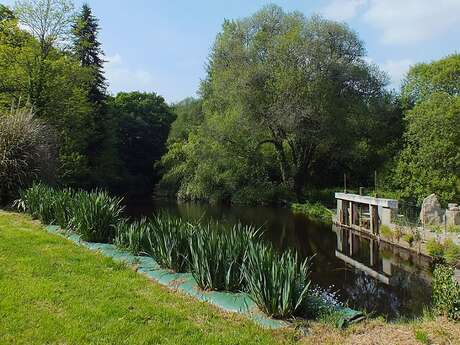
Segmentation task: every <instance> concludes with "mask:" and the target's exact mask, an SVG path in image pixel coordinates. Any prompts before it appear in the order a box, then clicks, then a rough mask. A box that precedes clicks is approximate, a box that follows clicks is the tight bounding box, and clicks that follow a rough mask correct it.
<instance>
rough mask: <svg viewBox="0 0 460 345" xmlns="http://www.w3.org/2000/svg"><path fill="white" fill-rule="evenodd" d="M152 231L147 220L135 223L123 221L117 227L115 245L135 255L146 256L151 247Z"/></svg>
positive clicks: (143, 219) (127, 220)
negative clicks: (150, 237)
mask: <svg viewBox="0 0 460 345" xmlns="http://www.w3.org/2000/svg"><path fill="white" fill-rule="evenodd" d="M150 231H151V226H150V223H149V221H148V220H147V219H146V218H141V219H140V220H135V221H133V222H131V221H130V220H129V219H122V220H120V221H119V222H118V224H117V225H116V227H115V239H114V244H115V245H116V246H117V247H119V248H122V249H126V250H128V251H129V252H130V253H132V254H134V255H139V254H145V253H146V250H148V248H149V246H150V241H149V236H150V235H149V232H150Z"/></svg>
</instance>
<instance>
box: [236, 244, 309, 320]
mask: <svg viewBox="0 0 460 345" xmlns="http://www.w3.org/2000/svg"><path fill="white" fill-rule="evenodd" d="M243 273H244V277H245V279H246V283H247V286H246V291H247V292H248V294H249V296H250V297H251V299H252V300H253V301H254V302H255V303H256V304H257V306H258V307H259V308H260V309H261V310H262V311H263V312H265V313H266V314H268V315H269V316H272V317H275V318H287V317H291V316H293V315H295V314H296V313H297V312H298V310H299V309H300V308H301V307H302V306H303V304H304V303H305V302H306V299H307V294H308V288H309V286H310V277H309V274H310V260H309V259H305V260H303V261H301V260H300V259H299V257H298V255H297V253H295V254H294V253H293V252H291V251H287V252H284V253H283V254H278V253H277V252H276V251H275V250H274V249H273V247H272V246H270V245H267V244H264V243H255V244H250V245H249V248H248V256H247V260H246V263H245V265H244V269H243Z"/></svg>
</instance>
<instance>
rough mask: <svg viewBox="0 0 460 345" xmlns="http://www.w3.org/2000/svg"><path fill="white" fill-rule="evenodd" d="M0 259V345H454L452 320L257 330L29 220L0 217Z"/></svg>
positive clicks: (459, 334)
mask: <svg viewBox="0 0 460 345" xmlns="http://www.w3.org/2000/svg"><path fill="white" fill-rule="evenodd" d="M0 262H1V265H0V281H1V284H0V293H1V295H2V301H1V303H2V311H3V313H1V314H0V343H6V344H8V343H27V344H43V343H78V344H85V343H86V344H89V343H94V342H98V343H106V344H117V343H121V342H122V343H124V344H139V343H148V342H156V343H158V342H161V343H164V344H235V343H242V344H302V345H307V344H369V343H371V344H423V343H425V344H429V343H436V344H453V343H459V342H460V326H459V325H458V324H457V323H454V322H452V321H448V320H445V319H434V318H430V317H429V316H425V317H423V318H420V319H417V320H415V321H410V322H403V321H400V322H396V323H387V322H385V321H383V320H381V319H378V320H368V321H365V322H363V323H361V324H357V325H352V326H350V327H349V328H348V329H346V330H338V329H336V328H334V327H332V326H331V325H329V324H326V323H324V322H313V321H311V322H305V323H302V324H298V325H297V327H290V328H288V329H284V330H281V331H270V330H267V329H263V328H261V327H259V326H257V325H256V324H255V323H253V322H252V321H250V320H248V319H245V318H244V317H242V316H238V315H236V314H233V313H226V312H222V311H220V310H218V309H217V308H215V307H213V306H210V305H208V304H205V303H200V302H197V301H195V300H193V299H191V298H189V297H187V296H185V295H183V294H181V293H178V292H174V291H169V290H166V289H165V288H163V287H161V286H160V285H158V284H157V283H155V282H152V281H149V280H148V279H146V278H145V277H143V276H140V275H138V274H137V273H135V272H134V271H133V270H132V269H130V268H129V267H127V266H126V265H122V264H119V263H116V262H114V261H113V260H111V259H108V258H104V257H103V256H102V255H99V254H97V253H94V252H90V251H88V250H86V249H84V248H82V247H78V246H76V245H75V244H73V243H72V242H70V241H67V240H65V239H63V238H61V237H58V236H55V235H51V234H48V233H47V232H46V231H45V230H44V229H43V227H42V226H41V225H40V224H39V223H38V222H36V221H32V220H31V219H30V218H29V217H27V216H24V215H18V214H13V213H6V212H2V211H0ZM18 286H20V287H21V289H18ZM417 339H419V340H417ZM424 339H427V341H424ZM421 340H422V341H421Z"/></svg>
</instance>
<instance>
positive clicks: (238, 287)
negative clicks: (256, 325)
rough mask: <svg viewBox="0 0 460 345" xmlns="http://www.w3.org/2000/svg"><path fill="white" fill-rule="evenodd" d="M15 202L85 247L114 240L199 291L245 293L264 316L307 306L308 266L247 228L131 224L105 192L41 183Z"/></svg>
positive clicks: (167, 219) (156, 220) (155, 221)
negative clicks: (190, 279) (189, 278)
mask: <svg viewBox="0 0 460 345" xmlns="http://www.w3.org/2000/svg"><path fill="white" fill-rule="evenodd" d="M18 205H19V206H20V207H21V208H22V209H23V210H25V211H26V212H28V213H30V214H31V215H32V216H33V217H34V218H37V219H40V220H41V221H42V222H44V223H54V224H58V225H60V226H61V227H63V228H68V229H71V230H73V231H75V232H76V233H78V234H80V235H81V237H82V239H84V240H87V241H93V242H112V241H113V242H114V243H115V244H116V245H117V246H118V247H120V248H122V249H126V250H129V251H130V252H131V253H133V254H134V255H149V256H151V257H152V258H153V259H154V260H155V261H156V262H157V263H158V264H159V265H160V266H162V267H164V268H167V269H171V270H174V271H176V272H191V273H192V274H193V276H194V278H195V280H196V282H197V284H198V286H199V287H200V288H202V289H204V290H226V291H246V292H247V293H248V295H249V296H250V297H251V299H252V300H253V301H254V302H255V303H256V304H257V305H258V306H259V308H260V309H261V310H263V311H264V312H266V313H267V314H268V315H270V316H274V317H280V318H286V317H291V316H293V315H295V314H297V313H299V311H300V310H303V309H304V308H303V307H305V306H306V305H307V299H308V289H309V286H310V279H309V272H310V261H309V260H308V259H306V260H303V261H302V260H301V259H300V258H299V257H298V256H297V254H294V253H292V252H286V253H283V254H280V253H278V252H277V251H276V250H275V249H274V248H273V247H272V246H271V245H270V244H267V243H264V242H262V241H261V239H260V236H259V235H260V232H259V231H258V230H257V229H255V228H254V227H251V226H244V225H241V224H239V225H235V226H234V227H232V228H230V229H227V228H225V227H223V226H220V225H219V224H215V223H207V224H202V223H200V222H196V223H188V222H185V221H184V220H182V219H180V218H176V217H172V216H170V215H168V214H158V215H156V216H154V217H153V218H151V219H141V220H137V221H134V222H131V221H129V220H127V219H122V218H121V212H122V206H121V200H120V199H119V198H113V197H110V196H109V195H108V194H107V193H105V192H100V191H96V192H84V191H79V192H75V191H73V190H69V189H66V190H62V191H61V190H56V189H53V188H50V187H47V186H45V185H42V184H38V185H34V186H32V187H31V188H29V189H27V190H25V191H23V192H22V193H21V200H20V201H19V202H18Z"/></svg>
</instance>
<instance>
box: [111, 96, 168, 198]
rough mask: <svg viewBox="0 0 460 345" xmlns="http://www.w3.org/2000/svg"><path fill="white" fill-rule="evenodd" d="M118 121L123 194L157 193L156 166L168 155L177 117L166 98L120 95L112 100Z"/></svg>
mask: <svg viewBox="0 0 460 345" xmlns="http://www.w3.org/2000/svg"><path fill="white" fill-rule="evenodd" d="M109 106H110V112H111V113H112V114H113V116H114V121H116V126H115V128H116V136H117V144H116V152H118V154H119V158H120V165H121V172H120V179H121V180H122V183H118V184H117V186H115V187H118V189H121V190H119V192H124V193H131V194H145V193H150V192H152V191H153V187H154V184H155V183H156V182H158V179H159V172H158V171H154V170H153V168H154V165H155V163H156V162H158V161H159V160H160V158H161V156H162V155H163V154H164V152H165V146H166V140H167V137H168V133H169V129H170V126H171V123H172V122H173V121H174V118H175V116H174V114H173V113H172V111H171V109H170V108H169V106H168V105H167V104H166V102H165V100H164V99H163V97H161V96H158V95H156V94H155V93H142V92H130V93H124V92H122V93H119V94H117V95H116V96H115V97H113V98H111V99H109Z"/></svg>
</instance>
